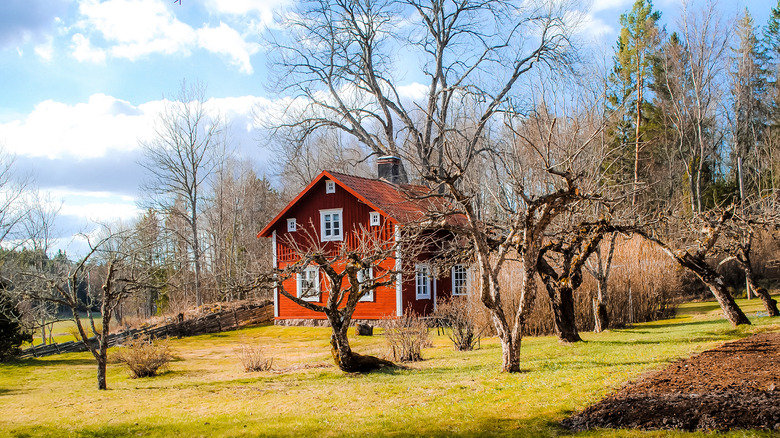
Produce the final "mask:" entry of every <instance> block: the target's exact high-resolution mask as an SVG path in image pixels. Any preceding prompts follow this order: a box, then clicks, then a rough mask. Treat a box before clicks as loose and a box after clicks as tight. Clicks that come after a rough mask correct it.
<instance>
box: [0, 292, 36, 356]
mask: <svg viewBox="0 0 780 438" xmlns="http://www.w3.org/2000/svg"><path fill="white" fill-rule="evenodd" d="M24 342H32V333H30V332H29V331H27V330H26V329H25V328H24V327H23V326H22V324H21V322H20V321H19V315H18V313H17V311H16V309H15V308H14V307H12V306H11V305H4V304H3V303H0V362H3V361H6V360H8V359H11V358H14V357H16V356H17V355H18V354H19V352H20V350H19V347H20V346H21V345H22V343H24Z"/></svg>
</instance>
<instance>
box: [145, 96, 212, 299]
mask: <svg viewBox="0 0 780 438" xmlns="http://www.w3.org/2000/svg"><path fill="white" fill-rule="evenodd" d="M155 132H156V136H155V138H154V139H152V140H148V141H141V148H142V149H143V152H144V160H143V161H142V162H141V165H142V166H143V167H144V168H145V169H146V170H147V172H148V174H147V177H148V178H147V180H146V181H145V182H144V184H143V185H142V186H141V189H142V191H144V192H145V193H146V194H147V195H148V199H147V203H148V206H150V207H152V208H155V209H157V210H160V211H163V212H165V213H166V214H170V215H174V216H176V217H178V218H179V219H180V220H182V221H184V222H185V223H186V224H187V227H188V229H189V233H188V235H186V236H180V237H182V238H183V239H184V240H185V241H186V242H187V245H188V250H189V251H188V252H189V258H190V260H191V266H192V268H193V269H194V271H195V276H194V289H195V304H196V305H201V304H203V291H202V290H201V270H202V260H201V254H202V237H201V232H200V229H199V227H200V225H201V224H200V222H201V217H200V216H201V213H202V209H203V199H204V195H205V188H206V186H207V185H208V183H209V181H210V178H211V177H212V176H213V175H214V173H215V172H216V170H217V168H218V165H219V162H220V160H221V159H222V158H223V156H224V151H225V141H226V139H225V135H226V127H225V124H224V122H223V120H222V119H221V118H220V116H219V115H217V114H216V113H215V112H214V111H213V110H211V109H209V107H208V105H207V102H206V100H205V88H204V87H203V86H202V85H200V84H195V85H194V86H191V87H187V85H186V83H184V82H182V87H181V90H180V91H179V93H178V94H177V95H176V96H175V97H174V99H173V100H172V101H169V102H167V104H166V108H165V110H164V111H163V112H162V113H161V114H160V119H159V123H158V124H157V126H156V127H155Z"/></svg>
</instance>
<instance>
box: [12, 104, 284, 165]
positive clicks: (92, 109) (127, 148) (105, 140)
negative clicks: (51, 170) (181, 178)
mask: <svg viewBox="0 0 780 438" xmlns="http://www.w3.org/2000/svg"><path fill="white" fill-rule="evenodd" d="M208 105H209V106H210V107H211V108H214V109H215V110H216V111H218V113H219V114H221V115H222V116H223V117H225V118H226V120H227V121H228V122H229V123H232V124H234V127H235V128H236V129H238V130H241V131H244V132H248V131H252V130H255V129H259V123H257V122H255V119H254V112H255V110H256V108H258V107H260V106H262V107H264V108H266V109H267V110H268V111H282V106H281V105H278V104H277V103H275V102H271V101H269V100H267V99H265V98H261V97H255V96H242V97H229V98H219V99H213V98H212V99H209V101H208ZM164 107H165V101H162V100H155V101H149V102H146V103H143V104H140V105H133V104H131V103H130V102H127V101H124V100H120V99H117V98H115V97H112V96H107V95H105V94H94V95H92V96H90V97H89V100H88V101H87V102H82V103H77V104H75V105H68V104H65V103H61V102H56V101H53V100H47V101H43V102H41V103H39V104H38V105H36V106H35V108H34V109H33V111H32V112H31V113H29V114H27V115H24V116H22V117H19V118H16V119H14V120H11V121H9V122H7V123H0V139H2V140H3V143H4V144H5V148H6V150H7V151H8V152H10V153H13V154H17V155H19V156H22V157H46V158H49V159H73V160H84V159H94V158H100V157H106V156H110V155H111V154H112V152H113V153H120V152H121V153H126V152H132V151H135V150H136V149H138V147H139V145H138V141H139V140H145V139H150V138H152V137H153V135H154V125H155V123H156V122H157V120H158V115H159V114H160V112H161V111H162V110H163V109H164ZM236 134H238V133H236Z"/></svg>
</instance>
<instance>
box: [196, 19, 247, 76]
mask: <svg viewBox="0 0 780 438" xmlns="http://www.w3.org/2000/svg"><path fill="white" fill-rule="evenodd" d="M198 45H199V46H200V47H202V48H204V49H206V50H208V51H209V52H212V53H217V54H220V55H226V56H227V57H228V58H230V63H231V64H233V65H235V66H238V68H239V71H241V73H246V74H252V72H253V71H254V70H253V68H252V63H251V61H250V59H249V58H250V56H251V55H254V54H255V53H257V52H258V51H259V50H260V45H259V44H257V43H251V42H247V41H245V40H244V38H243V37H242V36H241V35H240V34H239V33H238V32H237V31H236V30H235V29H233V28H231V27H230V26H228V25H227V24H225V23H222V22H220V23H219V27H216V28H213V27H208V26H207V27H204V28H201V29H198Z"/></svg>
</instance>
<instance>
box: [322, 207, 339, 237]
mask: <svg viewBox="0 0 780 438" xmlns="http://www.w3.org/2000/svg"><path fill="white" fill-rule="evenodd" d="M343 210H344V209H342V208H331V209H328V210H320V241H321V242H335V241H341V240H344V212H343ZM334 214H338V215H339V220H338V227H337V229H335V230H334V229H333V228H334V227H333V224H332V222H334V221H333V215H334ZM328 215H331V219H330V221H326V217H327V216H328ZM328 222H331V226H330V235H326V224H327V223H328Z"/></svg>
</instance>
